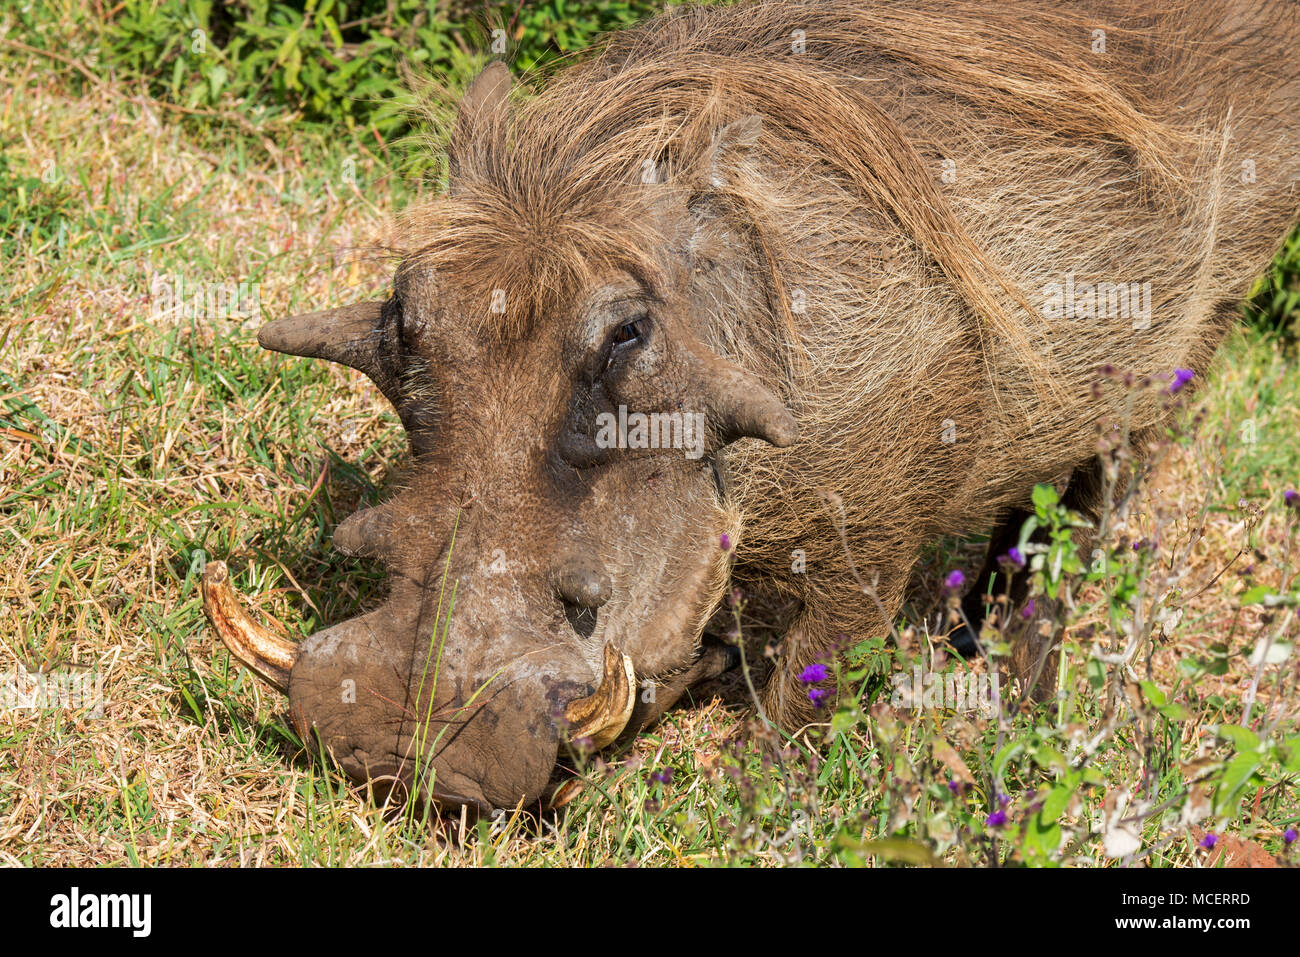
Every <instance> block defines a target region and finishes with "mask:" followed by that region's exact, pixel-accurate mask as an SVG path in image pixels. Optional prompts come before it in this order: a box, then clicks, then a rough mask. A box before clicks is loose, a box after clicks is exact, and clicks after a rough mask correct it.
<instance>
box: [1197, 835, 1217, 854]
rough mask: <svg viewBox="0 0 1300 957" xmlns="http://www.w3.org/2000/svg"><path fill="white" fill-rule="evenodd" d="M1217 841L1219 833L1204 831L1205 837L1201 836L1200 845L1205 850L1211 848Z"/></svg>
mask: <svg viewBox="0 0 1300 957" xmlns="http://www.w3.org/2000/svg"><path fill="white" fill-rule="evenodd" d="M1218 843H1219V835H1217V834H1215V833H1214V832H1213V831H1206V832H1205V837H1203V838H1201V847H1203V848H1205V849H1206V850H1207V851H1209V850H1212V849H1213V848H1214V845H1216V844H1218Z"/></svg>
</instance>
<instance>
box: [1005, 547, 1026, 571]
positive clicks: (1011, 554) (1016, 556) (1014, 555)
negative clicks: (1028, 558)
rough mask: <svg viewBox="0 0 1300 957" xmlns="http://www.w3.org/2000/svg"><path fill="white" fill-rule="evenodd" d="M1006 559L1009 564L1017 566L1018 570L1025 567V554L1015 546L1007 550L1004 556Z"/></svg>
mask: <svg viewBox="0 0 1300 957" xmlns="http://www.w3.org/2000/svg"><path fill="white" fill-rule="evenodd" d="M1004 558H1005V559H1006V561H1007V563H1008V564H1011V565H1015V566H1016V567H1017V568H1024V567H1025V553H1024V552H1022V551H1021V550H1020V549H1018V548H1016V547H1015V546H1014V545H1013V546H1011V548H1008V549H1007V553H1006V555H1005V556H1004Z"/></svg>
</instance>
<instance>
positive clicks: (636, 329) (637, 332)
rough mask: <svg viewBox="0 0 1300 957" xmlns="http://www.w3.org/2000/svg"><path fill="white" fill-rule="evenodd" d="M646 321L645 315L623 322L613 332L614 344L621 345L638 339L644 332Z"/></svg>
mask: <svg viewBox="0 0 1300 957" xmlns="http://www.w3.org/2000/svg"><path fill="white" fill-rule="evenodd" d="M648 321H649V320H647V319H646V317H645V316H640V317H638V318H636V319H633V320H632V321H631V322H625V323H623V325H621V326H619V327H618V329H617V330H615V332H614V345H615V346H622V345H626V344H627V343H629V342H636V341H638V340H639V339H640V338H641V336H642V334H643V333H644V332H645V324H646V323H647V322H648Z"/></svg>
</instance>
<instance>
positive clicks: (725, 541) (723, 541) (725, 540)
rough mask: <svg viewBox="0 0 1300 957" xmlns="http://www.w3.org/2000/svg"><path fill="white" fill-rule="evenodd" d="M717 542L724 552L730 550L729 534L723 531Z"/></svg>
mask: <svg viewBox="0 0 1300 957" xmlns="http://www.w3.org/2000/svg"><path fill="white" fill-rule="evenodd" d="M718 544H719V545H721V546H722V550H723V551H724V552H729V551H731V536H730V535H728V534H727V533H726V532H723V533H722V537H721V538H719V539H718Z"/></svg>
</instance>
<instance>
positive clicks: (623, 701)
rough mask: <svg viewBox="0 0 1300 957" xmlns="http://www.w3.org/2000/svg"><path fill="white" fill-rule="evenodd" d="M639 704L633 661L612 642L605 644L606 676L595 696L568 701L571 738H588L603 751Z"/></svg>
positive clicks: (567, 719) (565, 715) (565, 716)
mask: <svg viewBox="0 0 1300 957" xmlns="http://www.w3.org/2000/svg"><path fill="white" fill-rule="evenodd" d="M634 704H636V672H635V671H634V670H633V668H632V659H631V658H629V657H628V656H627V655H625V654H622V653H620V652H619V651H616V650H615V648H614V645H613V643H612V642H608V643H606V645H605V673H604V675H603V676H602V677H601V681H600V687H599V688H597V689H596V691H595V693H594V694H591V695H588V696H587V697H585V698H579V699H578V700H576V701H571V702H569V706H568V707H567V708H565V709H564V719H565V720H566V721H568V722H569V738H570V739H571V740H572V739H577V738H589V739H590V740H591V744H592V747H594V748H603V747H605V745H607V744H609V743H610V742H612V741H613V740H614V739H615V738H617V737H618V736H619V734H620V733H621V732H622V731H623V729H624V728H625V727H627V722H628V719H629V718H631V717H632V706H633V705H634Z"/></svg>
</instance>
